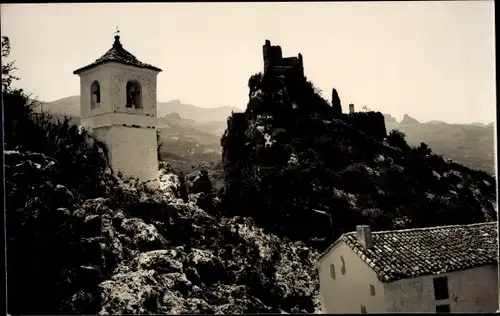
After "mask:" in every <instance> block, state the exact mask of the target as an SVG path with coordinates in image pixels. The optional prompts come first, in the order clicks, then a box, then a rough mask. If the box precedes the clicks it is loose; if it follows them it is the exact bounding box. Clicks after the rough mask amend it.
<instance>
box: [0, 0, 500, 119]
mask: <svg viewBox="0 0 500 316" xmlns="http://www.w3.org/2000/svg"><path fill="white" fill-rule="evenodd" d="M117 26H118V27H119V29H120V35H121V39H120V40H121V42H122V44H123V46H124V47H125V49H127V50H128V51H129V52H131V53H132V54H134V55H135V56H136V57H137V58H138V59H139V60H141V61H143V62H146V63H149V64H152V65H155V66H157V67H159V68H161V69H163V72H161V73H160V74H159V75H158V87H157V95H158V101H170V100H177V99H179V100H181V101H182V102H183V103H187V104H193V105H196V106H200V107H218V106H225V105H226V106H235V107H238V108H241V109H244V108H245V107H246V104H247V102H248V87H247V83H248V78H249V77H250V76H251V75H252V74H255V73H257V72H260V71H262V69H263V57H262V45H264V42H265V40H266V39H269V40H270V41H271V43H272V44H273V45H280V46H281V47H282V49H283V56H284V57H289V56H297V54H298V53H299V52H300V53H302V55H303V58H304V68H305V75H306V76H307V78H308V79H309V80H310V81H312V82H313V83H314V84H315V85H316V86H317V87H318V88H320V89H321V90H322V91H323V96H324V97H325V98H326V99H327V100H331V91H332V87H335V88H336V89H337V91H338V93H339V96H340V99H341V101H342V105H343V111H344V112H347V111H348V104H349V103H354V104H355V105H356V108H357V109H361V107H362V106H364V105H365V106H366V107H368V108H369V109H371V110H377V111H381V112H383V113H387V114H391V115H393V116H394V117H396V118H397V119H398V120H399V119H401V118H402V116H403V115H404V114H409V115H410V116H412V117H414V118H416V119H417V120H419V121H421V122H425V121H430V120H442V121H446V122H449V123H467V122H483V123H490V122H492V121H494V120H495V116H496V115H495V110H496V88H495V44H494V43H495V42H494V40H495V33H494V32H495V31H494V29H495V27H494V2H493V1H449V2H448V1H439V2H438V1H436V2H430V1H423V2H399V1H398V2H323V3H321V2H318V3H311V2H308V3H272V2H269V3H265V2H261V3H257V2H256V3H200V2H198V3H140V4H139V3H116V4H115V3H88V4H6V5H1V30H2V35H6V36H9V38H10V40H11V45H12V52H11V59H12V60H15V61H16V66H17V67H18V68H19V71H18V72H17V75H18V76H19V77H21V78H22V79H21V80H20V81H18V82H17V83H16V86H18V87H22V88H23V89H25V90H26V91H29V92H32V93H34V94H35V95H38V98H39V99H40V100H42V101H54V100H57V99H60V98H64V97H68V96H72V95H78V94H79V89H80V84H79V77H78V76H76V75H73V73H72V72H73V71H74V70H75V69H77V68H80V67H82V66H85V65H87V64H89V63H91V62H93V61H94V60H95V59H97V58H99V57H100V56H101V55H103V54H104V53H105V52H106V51H107V50H108V49H110V48H111V46H112V44H113V37H114V35H115V34H114V32H115V31H116V27H117Z"/></svg>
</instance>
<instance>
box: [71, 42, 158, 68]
mask: <svg viewBox="0 0 500 316" xmlns="http://www.w3.org/2000/svg"><path fill="white" fill-rule="evenodd" d="M107 62H115V63H120V64H124V65H130V66H135V67H139V68H146V69H152V70H157V71H161V69H160V68H157V67H155V66H152V65H150V64H146V63H143V62H141V61H139V60H137V58H136V57H135V56H134V55H132V54H131V53H129V52H128V51H127V50H125V48H123V46H122V44H121V43H120V36H115V42H114V43H113V47H111V49H110V50H108V51H107V52H106V53H105V54H104V55H102V56H101V57H99V58H98V59H96V61H95V62H93V63H91V64H90V65H87V66H85V67H82V68H80V69H77V70H75V71H73V74H75V75H76V74H78V73H80V72H82V71H84V70H87V69H90V68H93V67H95V66H97V65H102V64H104V63H107Z"/></svg>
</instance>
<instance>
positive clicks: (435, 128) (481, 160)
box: [384, 114, 495, 174]
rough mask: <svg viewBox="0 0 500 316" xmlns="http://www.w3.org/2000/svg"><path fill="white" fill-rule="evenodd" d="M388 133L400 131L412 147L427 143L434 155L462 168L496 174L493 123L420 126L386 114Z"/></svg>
mask: <svg viewBox="0 0 500 316" xmlns="http://www.w3.org/2000/svg"><path fill="white" fill-rule="evenodd" d="M384 117H385V123H386V129H387V131H388V132H389V131H390V130H392V129H397V130H399V131H401V132H403V133H405V135H406V140H407V142H408V143H409V144H412V145H418V144H419V143H420V142H425V143H426V144H427V145H429V147H430V148H431V149H432V151H433V152H435V153H438V154H441V155H443V156H444V157H446V158H451V159H452V160H455V161H457V162H459V163H461V164H464V165H466V166H469V167H471V168H475V169H481V170H484V171H487V172H489V173H491V174H494V173H495V150H494V141H495V139H494V133H495V129H494V123H490V124H487V125H486V124H482V123H472V124H448V123H445V122H442V121H430V122H426V123H420V122H419V121H417V120H416V119H414V118H412V117H410V116H409V115H404V117H403V119H402V120H401V122H398V121H396V119H395V118H394V117H392V116H390V115H387V114H384Z"/></svg>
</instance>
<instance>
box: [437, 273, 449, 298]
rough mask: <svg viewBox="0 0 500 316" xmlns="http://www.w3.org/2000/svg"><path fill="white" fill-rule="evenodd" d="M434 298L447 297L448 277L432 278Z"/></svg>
mask: <svg viewBox="0 0 500 316" xmlns="http://www.w3.org/2000/svg"><path fill="white" fill-rule="evenodd" d="M433 281H434V298H435V299H436V300H445V299H447V298H449V293H448V278H447V277H439V278H435V279H434V280H433Z"/></svg>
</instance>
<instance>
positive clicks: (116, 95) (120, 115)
mask: <svg viewBox="0 0 500 316" xmlns="http://www.w3.org/2000/svg"><path fill="white" fill-rule="evenodd" d="M160 72H161V69H159V68H157V67H154V66H151V65H149V64H146V63H143V62H140V61H139V60H137V58H136V57H135V56H134V55H132V54H131V53H129V52H128V51H126V50H125V49H124V48H123V46H122V44H121V43H120V37H119V36H115V41H114V43H113V46H112V47H111V49H109V50H108V51H107V52H106V53H105V54H104V55H103V56H101V57H100V58H98V59H97V60H96V61H95V62H93V63H91V64H90V65H88V66H85V67H83V68H80V69H77V70H75V71H74V72H73V73H74V74H76V75H78V76H80V107H81V108H80V114H81V124H82V125H84V126H89V127H92V128H93V130H94V132H95V135H96V136H97V138H99V139H100V140H101V141H103V142H104V143H105V144H106V145H107V147H108V151H109V153H108V156H109V160H110V165H111V168H112V169H113V171H114V172H121V173H123V174H124V175H125V176H129V177H133V178H137V179H140V180H143V181H151V183H153V184H155V185H157V184H158V176H159V172H158V159H157V140H156V125H157V119H158V118H157V108H156V77H157V75H158V73H160Z"/></svg>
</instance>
